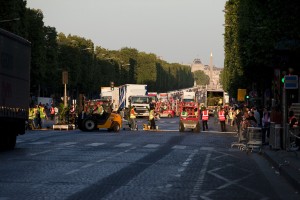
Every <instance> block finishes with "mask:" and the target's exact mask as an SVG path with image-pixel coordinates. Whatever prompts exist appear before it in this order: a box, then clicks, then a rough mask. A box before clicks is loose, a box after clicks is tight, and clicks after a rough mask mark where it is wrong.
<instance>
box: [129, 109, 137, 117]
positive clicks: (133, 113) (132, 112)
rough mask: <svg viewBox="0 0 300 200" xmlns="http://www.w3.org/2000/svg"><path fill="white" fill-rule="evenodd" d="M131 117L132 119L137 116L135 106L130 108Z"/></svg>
mask: <svg viewBox="0 0 300 200" xmlns="http://www.w3.org/2000/svg"><path fill="white" fill-rule="evenodd" d="M130 118H131V119H134V118H136V112H135V111H134V108H132V109H131V110H130Z"/></svg>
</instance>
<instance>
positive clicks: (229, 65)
mask: <svg viewBox="0 0 300 200" xmlns="http://www.w3.org/2000/svg"><path fill="white" fill-rule="evenodd" d="M299 5H300V4H299V0H266V1H261V0H251V1H246V0H228V1H227V2H226V6H225V10H224V12H225V25H224V26H225V34H224V48H225V61H224V70H223V72H222V75H221V83H222V85H223V88H224V89H225V90H226V91H228V92H229V94H230V96H232V97H236V96H237V91H238V89H239V88H245V89H247V91H257V94H258V95H259V96H263V94H264V92H265V91H267V90H269V91H273V92H272V94H273V95H274V93H276V91H274V90H276V87H274V86H275V85H276V84H277V83H274V70H275V69H278V70H280V71H281V72H284V73H289V72H288V71H291V68H293V70H294V73H296V70H297V68H298V67H297V64H298V63H299V62H298V59H297V57H298V56H299V55H300V51H299V50H300V35H299V33H300V6H299ZM279 84H280V83H279ZM277 89H278V88H277ZM279 90H280V89H279ZM277 92H278V91H277ZM279 92H280V91H279Z"/></svg>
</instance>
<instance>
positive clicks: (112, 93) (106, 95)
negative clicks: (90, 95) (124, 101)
mask: <svg viewBox="0 0 300 200" xmlns="http://www.w3.org/2000/svg"><path fill="white" fill-rule="evenodd" d="M100 96H101V99H105V100H108V101H110V102H111V103H112V104H113V108H112V109H113V111H117V110H118V108H119V96H120V95H119V87H114V88H113V89H112V88H111V87H101V95H100Z"/></svg>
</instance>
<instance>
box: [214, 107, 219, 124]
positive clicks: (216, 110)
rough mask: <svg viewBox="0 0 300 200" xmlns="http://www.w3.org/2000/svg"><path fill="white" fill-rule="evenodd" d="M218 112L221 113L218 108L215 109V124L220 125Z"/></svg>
mask: <svg viewBox="0 0 300 200" xmlns="http://www.w3.org/2000/svg"><path fill="white" fill-rule="evenodd" d="M218 112H219V111H218V107H215V108H214V122H215V124H216V123H218V121H219V120H218Z"/></svg>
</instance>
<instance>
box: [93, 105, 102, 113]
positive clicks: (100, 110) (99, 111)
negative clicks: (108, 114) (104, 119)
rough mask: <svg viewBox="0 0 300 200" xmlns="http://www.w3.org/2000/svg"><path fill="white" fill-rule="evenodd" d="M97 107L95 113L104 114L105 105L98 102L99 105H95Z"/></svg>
mask: <svg viewBox="0 0 300 200" xmlns="http://www.w3.org/2000/svg"><path fill="white" fill-rule="evenodd" d="M95 107H96V108H95V109H94V111H93V113H94V114H99V115H102V114H103V112H104V109H103V106H102V105H101V104H100V103H99V104H97V106H95Z"/></svg>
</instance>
